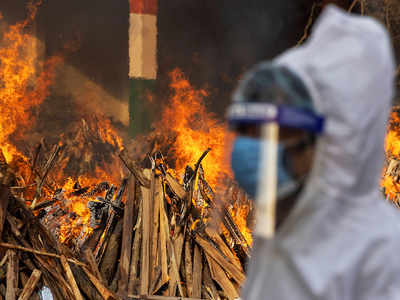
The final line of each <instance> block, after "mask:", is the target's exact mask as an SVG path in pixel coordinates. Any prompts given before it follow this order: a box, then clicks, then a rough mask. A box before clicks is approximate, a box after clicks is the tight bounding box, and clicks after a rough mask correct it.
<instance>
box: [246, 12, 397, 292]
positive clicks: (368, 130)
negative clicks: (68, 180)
mask: <svg viewBox="0 0 400 300" xmlns="http://www.w3.org/2000/svg"><path fill="white" fill-rule="evenodd" d="M274 63H276V64H279V65H284V66H286V67H288V68H289V69H290V70H292V71H293V72H294V73H296V74H297V75H298V76H299V77H300V78H301V79H303V81H304V83H305V85H306V86H307V88H308V89H309V91H310V93H311V95H312V100H313V104H314V107H315V108H316V110H317V111H318V112H319V113H321V114H322V115H324V116H325V117H326V123H325V131H324V133H323V134H322V136H321V137H320V138H319V139H318V144H317V151H316V157H315V161H314V166H313V170H312V173H311V175H310V178H309V180H308V182H307V185H306V187H305V189H304V191H303V193H302V195H301V196H300V199H299V201H298V203H297V205H296V207H295V208H294V209H293V211H292V213H291V214H290V215H289V217H288V219H287V220H286V221H285V223H284V224H283V225H282V227H281V228H280V229H279V231H278V232H277V234H276V237H275V238H274V239H273V240H269V241H268V240H264V239H261V238H256V239H255V246H254V250H253V254H252V258H251V260H250V262H249V269H248V277H247V281H246V284H245V287H244V289H243V292H242V299H244V300H260V299H271V300H281V299H282V300H303V299H304V300H305V299H307V300H314V299H324V300H331V299H335V300H358V299H360V300H361V299H363V300H365V299H374V300H375V299H376V300H383V299H385V300H388V299H389V300H391V299H400V259H399V258H398V253H399V251H400V226H399V224H400V223H399V220H400V211H396V210H395V209H394V208H393V207H392V206H391V205H390V204H388V203H387V202H385V201H384V199H383V197H382V195H381V194H380V192H379V181H380V174H381V169H382V166H383V161H384V136H385V130H386V122H387V119H388V116H389V111H390V106H391V100H392V97H393V93H394V83H393V82H394V59H393V53H392V46H391V42H390V38H389V36H388V34H387V32H386V30H385V29H384V27H383V26H382V25H381V24H379V23H378V22H376V21H375V20H373V19H372V18H369V17H361V16H356V15H350V14H348V13H346V12H344V11H342V10H341V9H339V8H337V7H335V6H328V7H327V8H325V10H324V11H323V13H322V15H321V16H320V18H319V19H318V21H317V23H316V24H315V26H314V30H313V33H312V36H311V37H310V39H309V40H308V41H307V42H306V43H305V44H304V45H302V46H300V47H297V48H294V49H291V50H289V51H287V52H285V53H284V54H283V55H281V56H280V57H278V58H277V59H276V60H275V61H274Z"/></svg>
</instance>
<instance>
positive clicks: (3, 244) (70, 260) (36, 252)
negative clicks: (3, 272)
mask: <svg viewBox="0 0 400 300" xmlns="http://www.w3.org/2000/svg"><path fill="white" fill-rule="evenodd" d="M0 247H3V248H7V249H16V250H21V251H25V252H30V253H34V254H38V255H43V256H50V257H56V258H61V255H58V254H55V253H49V252H44V251H39V250H35V249H30V248H26V247H22V246H19V245H13V244H9V243H2V242H0ZM66 259H67V261H68V262H70V263H73V264H75V265H77V266H82V267H86V265H85V264H84V263H82V262H80V261H77V260H75V259H72V258H66Z"/></svg>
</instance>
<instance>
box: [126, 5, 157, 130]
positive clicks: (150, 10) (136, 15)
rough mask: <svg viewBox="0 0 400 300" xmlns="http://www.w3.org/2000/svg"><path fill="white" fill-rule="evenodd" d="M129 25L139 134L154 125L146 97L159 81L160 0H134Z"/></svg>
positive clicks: (133, 116)
mask: <svg viewBox="0 0 400 300" xmlns="http://www.w3.org/2000/svg"><path fill="white" fill-rule="evenodd" d="M129 22H130V23H129V78H130V85H131V95H130V102H129V118H130V129H131V133H132V134H133V135H136V134H138V133H141V132H144V131H146V130H148V129H149V127H150V122H151V120H150V119H151V112H150V111H149V108H148V105H147V104H148V103H147V102H148V100H147V99H146V97H147V95H148V93H149V92H152V91H154V88H155V82H156V78H157V0H130V17H129Z"/></svg>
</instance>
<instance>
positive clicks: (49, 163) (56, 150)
mask: <svg viewBox="0 0 400 300" xmlns="http://www.w3.org/2000/svg"><path fill="white" fill-rule="evenodd" d="M53 149H54V150H53V152H52V153H51V155H50V157H49V159H48V161H47V162H46V165H45V166H44V172H43V176H42V178H41V180H40V182H39V184H38V186H37V188H36V193H35V197H34V199H33V202H32V204H31V208H33V207H35V206H36V202H37V200H38V199H39V198H40V196H41V193H42V187H43V183H44V181H45V179H46V177H47V175H48V174H49V171H50V169H51V168H52V167H53V165H54V162H55V159H56V157H57V155H58V153H59V152H60V149H61V147H60V146H59V145H55V146H54V148H53Z"/></svg>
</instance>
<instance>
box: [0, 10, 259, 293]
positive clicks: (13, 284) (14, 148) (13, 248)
mask: <svg viewBox="0 0 400 300" xmlns="http://www.w3.org/2000/svg"><path fill="white" fill-rule="evenodd" d="M35 13H36V7H35V6H32V7H31V10H30V16H29V18H28V20H27V21H25V22H23V23H19V24H17V25H14V26H9V27H7V30H6V31H5V33H4V34H3V36H2V41H1V43H0V82H1V85H0V99H1V103H0V110H1V118H0V150H1V151H0V180H1V185H0V190H1V191H0V198H1V199H0V299H3V298H4V299H16V298H17V297H18V298H19V299H39V292H40V291H41V289H42V288H43V287H44V286H47V287H48V288H49V289H50V290H51V293H52V295H53V297H54V299H119V298H122V297H124V298H126V297H127V296H128V295H129V297H130V298H133V299H135V298H139V297H140V296H139V295H147V299H152V298H153V299H159V297H162V296H168V297H169V298H168V299H174V298H173V297H188V298H193V299H196V298H198V299H200V298H201V299H234V298H236V297H238V294H239V293H238V291H239V288H240V285H241V283H242V282H243V280H244V278H245V276H244V267H245V261H246V259H247V258H248V256H249V250H250V247H251V243H252V240H251V234H250V230H249V228H248V227H249V226H248V225H249V224H248V222H249V220H250V219H251V217H249V216H251V215H252V206H251V202H250V201H249V200H248V199H247V197H246V196H245V194H244V193H243V192H242V191H240V190H239V189H238V188H237V186H236V185H235V184H234V183H233V182H232V180H231V179H230V178H231V175H230V170H229V167H228V165H227V163H226V162H225V160H224V157H227V153H229V150H227V149H226V147H227V146H226V145H227V144H228V143H227V141H228V140H229V134H227V130H226V128H225V126H224V125H222V124H220V123H219V122H218V121H217V120H216V118H214V117H213V116H212V115H210V114H208V113H207V112H206V110H205V107H204V105H203V104H202V97H204V96H206V94H207V93H206V92H205V91H203V90H199V91H197V90H195V89H193V88H192V86H191V85H190V83H189V82H188V81H187V80H186V79H185V78H184V76H183V74H182V73H181V72H180V71H179V70H174V71H173V72H171V81H172V83H171V90H172V94H173V95H172V98H171V101H170V103H171V105H170V106H168V107H166V108H165V110H164V111H163V113H162V118H161V120H160V123H159V124H156V125H155V128H162V130H161V129H157V130H155V131H154V132H153V134H151V135H149V136H148V137H147V138H142V139H143V140H145V142H143V143H142V140H140V141H137V143H136V144H145V145H147V148H146V149H147V150H146V151H144V152H143V151H142V152H141V153H140V154H141V155H139V154H138V151H132V150H130V149H131V148H132V149H133V146H132V147H131V146H130V145H127V149H126V150H123V148H124V147H123V142H122V139H121V138H120V136H119V135H118V134H117V131H116V129H115V128H114V127H113V124H112V122H111V121H110V120H108V119H107V118H106V117H105V116H102V115H98V114H93V115H90V116H85V117H83V118H81V119H80V120H79V121H78V122H74V123H73V124H70V125H69V126H68V127H66V129H65V132H64V133H63V134H62V135H61V136H59V137H56V138H54V136H46V135H45V134H44V135H43V138H39V139H37V138H36V139H34V138H33V136H37V133H34V132H33V130H34V128H35V123H37V122H40V120H37V121H35V116H36V115H37V111H38V110H40V108H41V105H42V103H43V101H44V100H45V99H46V97H48V96H49V94H50V90H49V88H50V87H51V86H52V84H53V83H54V78H55V76H56V72H57V70H58V69H61V68H62V66H63V58H62V56H61V55H60V56H55V57H50V58H49V59H48V60H47V61H45V62H43V63H42V62H40V60H38V59H37V58H36V57H35V56H34V55H32V53H31V51H29V47H30V45H31V44H32V42H33V37H32V36H31V35H29V34H28V33H25V32H26V31H27V28H26V27H27V25H28V24H29V21H30V20H32V19H33V18H34V15H35ZM49 141H50V142H49ZM28 142H29V143H28ZM32 143H34V146H32V147H29V145H30V144H32ZM128 144H130V143H128ZM132 156H133V157H134V158H132ZM221 190H222V191H225V192H224V193H221ZM157 297H158V298H157Z"/></svg>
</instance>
